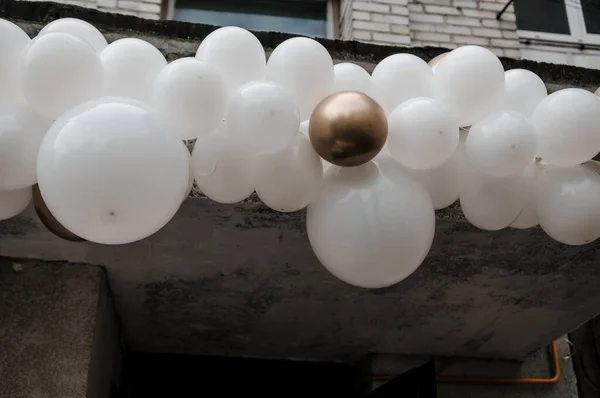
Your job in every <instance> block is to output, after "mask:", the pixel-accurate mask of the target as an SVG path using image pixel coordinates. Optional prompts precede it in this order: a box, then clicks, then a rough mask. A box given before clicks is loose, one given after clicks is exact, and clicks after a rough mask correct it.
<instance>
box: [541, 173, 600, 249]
mask: <svg viewBox="0 0 600 398" xmlns="http://www.w3.org/2000/svg"><path fill="white" fill-rule="evenodd" d="M535 203H536V208H537V214H538V217H539V222H540V226H541V227H542V229H543V230H544V231H545V232H546V233H547V234H548V235H549V236H550V237H551V238H553V239H554V240H557V241H558V242H561V243H565V244H567V245H584V244H586V243H590V242H593V241H594V240H596V239H598V237H600V176H599V175H598V171H597V169H596V168H595V167H594V166H593V165H591V164H584V165H577V166H571V167H559V166H549V167H547V168H545V169H544V170H543V172H542V173H540V175H539V177H538V179H537V185H536V199H535Z"/></svg>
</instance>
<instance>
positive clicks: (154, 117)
mask: <svg viewBox="0 0 600 398" xmlns="http://www.w3.org/2000/svg"><path fill="white" fill-rule="evenodd" d="M158 116H159V115H158V113H157V112H156V111H154V110H153V109H152V108H150V107H148V106H146V105H145V104H143V103H141V102H139V101H134V100H130V99H115V98H100V99H97V100H94V101H91V102H89V103H85V104H82V105H80V106H78V107H76V108H74V109H72V110H71V111H69V112H67V113H66V114H65V115H64V116H63V117H61V118H60V119H59V120H57V121H56V122H55V123H54V125H53V126H52V127H51V128H50V130H49V131H48V133H47V135H46V137H45V138H44V141H43V142H42V146H41V148H40V152H39V156H38V164H37V172H38V184H39V187H40V192H41V194H42V197H43V198H44V201H45V203H46V205H47V206H48V209H49V210H50V212H51V213H52V214H53V215H54V217H55V218H56V219H57V221H58V222H60V223H61V224H62V225H63V226H64V227H65V228H67V229H68V230H69V231H72V232H73V233H74V234H76V235H78V236H80V237H82V238H84V239H86V240H88V241H91V242H96V243H102V244H125V243H130V242H135V241H138V240H141V239H144V238H146V237H148V236H150V235H152V234H153V233H155V232H157V231H158V230H159V229H161V228H162V227H163V226H164V225H165V224H167V223H168V222H169V220H171V218H172V217H173V216H174V215H175V212H176V211H177V209H179V207H180V206H181V199H182V197H183V195H184V193H185V190H186V187H187V184H188V178H189V163H188V160H187V157H186V155H185V153H184V152H183V150H182V148H181V141H180V140H178V139H177V138H176V137H175V136H174V135H172V134H171V133H170V132H169V131H168V128H169V127H168V125H167V124H166V123H165V122H164V121H163V120H162V119H161V118H160V117H158Z"/></svg>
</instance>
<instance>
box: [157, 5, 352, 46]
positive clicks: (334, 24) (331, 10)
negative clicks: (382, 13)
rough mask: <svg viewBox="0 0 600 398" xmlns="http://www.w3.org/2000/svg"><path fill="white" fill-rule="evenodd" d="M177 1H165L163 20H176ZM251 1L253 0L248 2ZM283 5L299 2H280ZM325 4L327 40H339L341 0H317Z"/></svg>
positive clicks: (162, 11) (162, 13)
mask: <svg viewBox="0 0 600 398" xmlns="http://www.w3.org/2000/svg"><path fill="white" fill-rule="evenodd" d="M176 1H177V0H163V3H162V10H161V18H162V19H166V20H169V21H171V20H173V19H174V18H175V3H176ZM246 1H251V0H246ZM279 1H281V2H283V3H285V2H290V1H298V0H279ZM316 1H320V2H323V3H327V15H326V22H327V37H326V38H327V39H338V38H339V37H340V36H339V35H340V32H339V13H340V9H339V7H340V4H339V0H316Z"/></svg>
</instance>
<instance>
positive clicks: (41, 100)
mask: <svg viewBox="0 0 600 398" xmlns="http://www.w3.org/2000/svg"><path fill="white" fill-rule="evenodd" d="M20 61H21V64H20V69H21V70H20V76H21V79H20V83H21V89H22V91H23V95H24V96H25V99H26V100H27V102H28V103H29V105H31V107H32V108H33V109H35V110H36V111H37V112H38V113H40V114H42V115H44V116H46V117H48V118H51V119H53V120H54V119H56V118H58V117H59V116H60V115H62V114H63V113H64V112H66V111H67V110H68V109H70V108H72V107H74V106H76V105H78V104H80V103H82V102H85V101H88V100H91V99H93V98H96V97H98V96H99V95H101V93H102V81H103V77H102V65H101V63H100V59H99V58H98V54H96V50H94V48H93V47H92V46H91V44H89V43H87V42H86V41H84V40H82V39H79V38H77V37H75V36H73V35H70V34H68V33H61V32H54V33H47V34H44V35H41V36H38V37H36V38H35V39H33V40H32V41H31V43H30V44H29V45H28V47H27V48H26V49H25V50H24V51H23V56H22V58H21V60H20Z"/></svg>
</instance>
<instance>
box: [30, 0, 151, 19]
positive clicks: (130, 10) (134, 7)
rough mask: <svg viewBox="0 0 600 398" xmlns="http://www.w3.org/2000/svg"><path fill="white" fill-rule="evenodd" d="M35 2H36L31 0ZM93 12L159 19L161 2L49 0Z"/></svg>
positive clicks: (136, 0) (143, 0) (140, 0)
mask: <svg viewBox="0 0 600 398" xmlns="http://www.w3.org/2000/svg"><path fill="white" fill-rule="evenodd" d="M33 1H36V0H33ZM51 1H53V2H55V3H62V4H72V5H76V6H81V7H87V8H93V9H95V10H100V11H106V12H114V13H117V14H124V15H134V16H137V17H140V18H146V19H160V11H161V0H51Z"/></svg>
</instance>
